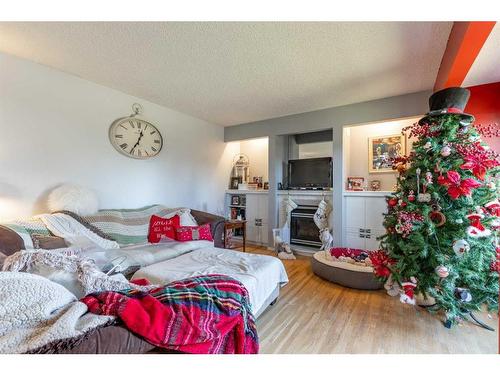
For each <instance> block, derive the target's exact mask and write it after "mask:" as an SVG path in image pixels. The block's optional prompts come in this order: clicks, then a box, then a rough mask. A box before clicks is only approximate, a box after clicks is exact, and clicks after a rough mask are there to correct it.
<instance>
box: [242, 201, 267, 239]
mask: <svg viewBox="0 0 500 375" xmlns="http://www.w3.org/2000/svg"><path fill="white" fill-rule="evenodd" d="M267 200H268V194H255V193H254V194H252V193H249V194H247V195H246V206H247V210H246V215H247V216H246V219H247V240H248V241H250V242H254V243H257V244H263V245H267V243H268V233H267V232H268V220H267Z"/></svg>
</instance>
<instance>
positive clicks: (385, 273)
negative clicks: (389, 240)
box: [369, 250, 396, 278]
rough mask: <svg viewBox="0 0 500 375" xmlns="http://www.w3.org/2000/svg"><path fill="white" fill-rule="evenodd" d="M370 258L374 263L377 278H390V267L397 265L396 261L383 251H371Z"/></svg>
mask: <svg viewBox="0 0 500 375" xmlns="http://www.w3.org/2000/svg"><path fill="white" fill-rule="evenodd" d="M369 258H370V260H371V262H372V266H373V272H374V273H375V275H376V276H378V277H384V278H387V277H389V275H390V274H391V270H390V269H389V266H391V265H393V264H395V263H396V261H395V260H394V259H391V258H390V257H389V256H388V255H387V253H386V252H385V251H383V250H377V251H371V252H370V255H369Z"/></svg>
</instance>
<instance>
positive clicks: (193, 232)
mask: <svg viewBox="0 0 500 375" xmlns="http://www.w3.org/2000/svg"><path fill="white" fill-rule="evenodd" d="M175 238H176V239H177V241H195V240H207V241H213V240H214V239H213V238H212V233H211V232H210V224H203V225H200V226H199V227H181V226H179V227H177V228H175Z"/></svg>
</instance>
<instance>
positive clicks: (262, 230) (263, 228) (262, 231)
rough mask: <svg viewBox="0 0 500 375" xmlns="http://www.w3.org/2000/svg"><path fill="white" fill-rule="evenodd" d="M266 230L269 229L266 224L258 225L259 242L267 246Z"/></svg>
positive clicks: (267, 234) (267, 235) (267, 236)
mask: <svg viewBox="0 0 500 375" xmlns="http://www.w3.org/2000/svg"><path fill="white" fill-rule="evenodd" d="M268 230H269V226H268V225H267V224H262V226H261V227H260V243H261V244H262V245H264V246H268V244H269V241H268V238H269V233H268Z"/></svg>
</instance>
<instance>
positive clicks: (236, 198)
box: [231, 195, 240, 206]
mask: <svg viewBox="0 0 500 375" xmlns="http://www.w3.org/2000/svg"><path fill="white" fill-rule="evenodd" d="M231 204H232V205H233V206H239V205H240V197H239V196H238V195H233V196H232V197H231Z"/></svg>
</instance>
